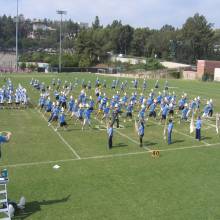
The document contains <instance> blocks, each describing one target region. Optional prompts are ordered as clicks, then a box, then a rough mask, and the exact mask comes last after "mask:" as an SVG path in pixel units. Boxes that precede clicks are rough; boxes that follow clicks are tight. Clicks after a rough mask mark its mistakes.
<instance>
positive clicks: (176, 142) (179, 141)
mask: <svg viewBox="0 0 220 220" xmlns="http://www.w3.org/2000/svg"><path fill="white" fill-rule="evenodd" d="M183 142H185V141H184V140H175V141H172V144H178V143H183Z"/></svg>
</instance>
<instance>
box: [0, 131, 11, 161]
mask: <svg viewBox="0 0 220 220" xmlns="http://www.w3.org/2000/svg"><path fill="white" fill-rule="evenodd" d="M4 133H5V134H3V132H1V133H0V158H1V156H2V153H1V145H2V144H3V143H5V142H8V141H9V140H10V138H11V132H4Z"/></svg>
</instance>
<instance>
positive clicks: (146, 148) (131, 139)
mask: <svg viewBox="0 0 220 220" xmlns="http://www.w3.org/2000/svg"><path fill="white" fill-rule="evenodd" d="M95 120H96V121H98V122H99V123H101V122H100V121H99V120H98V119H96V118H95ZM105 128H106V129H107V127H106V126H105ZM115 132H116V133H118V134H120V135H121V136H122V137H125V138H127V139H128V140H130V141H131V142H133V143H135V144H137V145H139V144H140V143H138V142H137V141H135V140H134V139H133V138H130V137H129V136H127V135H126V134H123V133H121V132H120V131H118V130H117V129H115ZM143 148H144V149H145V150H148V151H151V149H150V148H148V147H145V146H143Z"/></svg>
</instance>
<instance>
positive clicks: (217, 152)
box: [0, 74, 220, 220]
mask: <svg viewBox="0 0 220 220" xmlns="http://www.w3.org/2000/svg"><path fill="white" fill-rule="evenodd" d="M4 77H5V76H4V75H3V76H2V77H1V78H0V79H1V81H0V84H3V83H4V82H3V78H4ZM6 77H9V75H6ZM32 77H33V78H36V79H39V80H40V81H44V82H45V83H46V84H49V83H50V82H51V80H52V78H57V77H59V78H60V79H62V82H64V81H65V80H68V81H70V80H71V81H74V80H75V77H78V79H83V78H84V79H85V80H86V81H87V80H91V81H92V83H93V85H94V81H95V79H96V76H94V75H91V74H62V75H59V76H57V75H39V74H31V75H22V74H18V75H10V78H11V80H12V82H13V83H14V85H17V84H18V83H21V84H22V85H23V86H25V87H26V88H27V89H28V94H29V96H30V97H31V102H32V103H33V104H34V103H37V101H38V98H39V92H38V91H37V90H35V89H33V88H32V87H31V86H30V85H29V81H30V80H31V78H32ZM99 78H100V80H102V79H104V78H105V79H106V81H107V84H108V85H110V83H111V81H112V78H110V77H103V76H99ZM119 80H120V79H119ZM121 80H122V79H121ZM123 80H124V79H123ZM130 81H131V79H128V82H130ZM140 82H141V81H140ZM154 83H155V80H149V81H148V90H147V93H146V94H148V93H149V90H150V89H151V88H152V87H153V86H154ZM141 84H142V82H141V83H140V84H139V87H141V86H142V85H141ZM163 84H164V81H162V80H161V81H160V87H162V86H163ZM169 86H171V87H176V88H173V89H171V91H173V90H174V91H175V92H176V94H177V95H178V97H179V95H180V94H182V92H183V91H184V92H187V93H188V94H189V96H190V97H192V98H194V97H195V96H198V95H199V96H200V97H201V99H202V103H203V104H204V103H205V100H207V99H209V98H212V99H213V101H214V105H215V112H217V111H220V99H219V98H220V93H219V92H220V89H219V86H220V84H219V83H203V82H194V81H193V82H191V81H183V80H178V81H177V80H169ZM159 90H160V91H161V90H162V88H161V89H159ZM79 91H80V87H78V88H77V89H75V91H74V93H73V96H74V97H76V95H77V94H78V93H79ZM133 91H134V90H133V89H130V91H129V92H128V93H129V94H130V93H131V92H133ZM139 92H140V91H139ZM106 93H107V94H109V95H110V94H111V96H112V92H111V91H110V89H107V90H106ZM87 94H89V93H88V92H87ZM92 95H93V96H94V90H92ZM111 96H110V97H111ZM202 107H203V105H202ZM93 116H94V113H93ZM45 117H48V115H46V116H45ZM0 119H1V127H0V129H1V130H10V131H12V133H13V137H12V139H11V141H10V143H9V144H7V145H4V146H3V147H2V154H3V157H2V160H1V163H0V166H1V167H8V169H9V177H10V182H9V184H8V192H9V198H11V199H13V200H18V199H19V197H20V196H21V195H24V196H25V197H26V198H27V206H26V209H25V211H24V213H20V214H19V215H18V216H17V217H16V218H15V219H77V220H78V219H184V220H185V219H220V210H219V208H218V204H219V202H220V199H219V195H220V186H219V181H220V176H219V171H220V149H219V147H220V144H218V143H219V142H220V139H219V136H217V135H216V132H215V128H214V127H213V126H211V127H210V125H208V124H207V123H211V124H212V125H215V122H214V120H213V121H211V122H206V123H204V125H203V131H202V136H203V141H204V142H197V141H196V140H195V139H194V134H193V135H190V134H189V123H181V124H180V125H179V124H178V123H177V120H174V128H175V132H174V133H173V142H174V143H173V144H172V145H169V146H168V145H167V143H166V142H165V141H164V140H163V126H160V125H158V124H157V123H158V121H156V122H155V121H154V120H152V119H150V120H149V121H148V122H147V126H146V131H145V137H144V145H145V147H146V148H150V149H161V150H164V151H161V156H160V158H159V159H152V157H151V154H150V153H149V152H148V151H147V149H140V148H139V147H138V138H137V135H136V134H135V132H134V122H126V123H124V122H123V119H121V120H120V121H121V123H122V125H124V127H125V128H123V129H120V130H118V132H115V136H114V139H113V145H114V146H115V147H114V148H113V149H112V150H110V151H109V150H107V135H106V131H105V130H99V129H97V128H94V129H92V130H89V129H86V130H85V131H83V132H82V131H81V126H80V125H79V123H78V124H77V125H76V126H74V125H73V121H68V122H69V124H70V126H69V131H58V133H56V132H54V130H53V129H52V128H51V127H48V126H47V123H46V121H45V120H44V118H43V116H42V113H40V112H39V111H38V110H36V109H35V108H29V109H26V110H8V109H4V110H0ZM92 122H93V126H95V125H97V124H99V123H98V122H97V121H95V120H94V119H93V121H92ZM54 125H55V124H54ZM125 135H126V136H125ZM60 136H61V137H62V138H63V139H64V141H66V142H67V144H65V143H64V142H63V140H62V139H61V138H60ZM208 144H210V146H206V145H208ZM212 144H214V145H212ZM215 144H216V145H215ZM191 146H199V147H198V148H188V149H183V150H180V149H182V148H184V147H191ZM200 146H206V147H201V148H200ZM71 148H73V149H74V150H75V151H76V152H77V154H78V155H79V156H80V158H81V159H78V158H77V155H76V154H75V153H74V152H73V151H72V150H71ZM167 149H169V151H166V150H167ZM171 150H173V151H171ZM53 161H54V162H53ZM56 161H57V162H56ZM58 161H59V162H58ZM55 164H59V165H60V166H61V168H60V169H59V170H57V171H55V170H53V169H52V166H53V165H55Z"/></svg>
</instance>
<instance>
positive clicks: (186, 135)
mask: <svg viewBox="0 0 220 220" xmlns="http://www.w3.org/2000/svg"><path fill="white" fill-rule="evenodd" d="M173 131H174V132H176V133H178V134H181V135H183V136H185V137H189V138H191V139H193V140H195V138H194V137H192V136H190V135H188V134H185V133H183V132H181V131H177V130H176V129H174V130H173ZM200 142H202V143H204V144H205V145H207V146H209V145H210V144H209V143H207V142H206V141H200Z"/></svg>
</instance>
